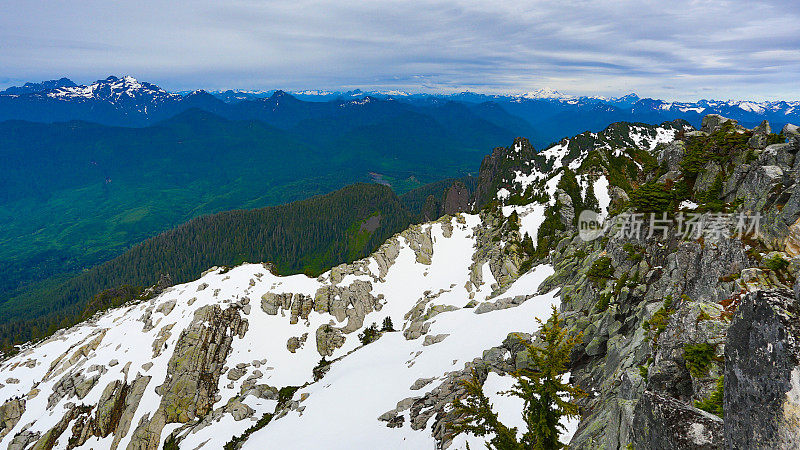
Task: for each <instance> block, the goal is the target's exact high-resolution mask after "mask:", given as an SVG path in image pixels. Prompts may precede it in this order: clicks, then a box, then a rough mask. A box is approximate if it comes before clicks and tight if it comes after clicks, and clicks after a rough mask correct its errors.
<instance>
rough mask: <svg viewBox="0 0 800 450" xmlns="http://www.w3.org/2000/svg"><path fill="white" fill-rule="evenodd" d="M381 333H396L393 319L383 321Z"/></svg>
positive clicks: (388, 318)
mask: <svg viewBox="0 0 800 450" xmlns="http://www.w3.org/2000/svg"><path fill="white" fill-rule="evenodd" d="M381 331H394V324H393V323H392V318H391V317H388V316H387V317H386V318H385V319H383V326H382V327H381Z"/></svg>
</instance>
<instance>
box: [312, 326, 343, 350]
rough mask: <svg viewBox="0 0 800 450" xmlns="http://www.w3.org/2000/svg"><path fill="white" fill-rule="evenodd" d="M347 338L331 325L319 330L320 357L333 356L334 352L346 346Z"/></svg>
mask: <svg viewBox="0 0 800 450" xmlns="http://www.w3.org/2000/svg"><path fill="white" fill-rule="evenodd" d="M345 339H346V337H345V335H344V334H343V333H342V330H340V329H339V328H336V327H334V326H332V325H330V324H323V325H320V327H319V328H317V351H318V352H319V354H320V356H331V355H333V352H334V350H336V349H337V348H339V347H341V346H342V345H344V341H345Z"/></svg>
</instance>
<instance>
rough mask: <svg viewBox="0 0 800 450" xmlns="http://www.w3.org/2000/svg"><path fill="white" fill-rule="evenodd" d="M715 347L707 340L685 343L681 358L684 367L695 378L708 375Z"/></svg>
mask: <svg viewBox="0 0 800 450" xmlns="http://www.w3.org/2000/svg"><path fill="white" fill-rule="evenodd" d="M715 353H716V348H715V347H714V346H713V345H711V344H709V343H708V342H703V343H702V344H686V345H684V346H683V359H684V360H686V368H687V369H689V373H691V374H692V376H693V377H695V378H703V377H706V376H708V371H709V369H710V368H711V360H712V359H713V358H714V354H715Z"/></svg>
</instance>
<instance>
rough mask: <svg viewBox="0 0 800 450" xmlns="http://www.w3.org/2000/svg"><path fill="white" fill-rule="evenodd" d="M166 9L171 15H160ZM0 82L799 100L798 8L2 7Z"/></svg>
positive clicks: (455, 1)
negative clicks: (132, 80) (124, 81)
mask: <svg viewBox="0 0 800 450" xmlns="http://www.w3.org/2000/svg"><path fill="white" fill-rule="evenodd" d="M165 3H166V5H165ZM3 9H4V13H3V14H2V15H0V61H2V62H3V63H2V69H0V84H2V85H8V84H13V83H15V82H20V81H30V80H39V79H49V78H55V77H60V76H64V75H65V76H69V77H71V78H73V79H75V81H78V82H88V81H91V80H93V79H95V78H98V77H104V76H106V75H108V74H131V75H134V76H137V77H139V78H141V79H145V80H148V81H153V82H156V83H159V84H161V85H163V86H164V87H165V88H168V89H193V88H197V87H203V88H206V89H219V88H265V89H269V88H283V89H303V88H322V89H346V88H352V87H360V88H400V89H406V90H410V91H420V90H427V91H431V90H439V91H458V90H465V89H471V90H477V91H482V92H522V91H525V90H530V89H535V88H540V87H551V88H554V89H558V90H562V91H564V92H567V93H574V94H605V95H619V94H623V93H626V92H629V91H637V92H639V93H640V95H649V96H657V97H664V98H676V99H696V98H699V97H701V96H702V97H716V98H753V99H761V98H769V99H776V98H785V99H798V98H800V95H798V91H797V83H798V81H800V31H798V27H797V26H796V24H797V23H798V21H800V6H798V4H797V3H796V2H793V1H789V0H771V1H760V2H744V1H708V0H704V1H700V0H678V1H672V2H656V1H636V2H634V1H624V0H618V1H613V0H595V1H584V0H567V1H560V2H550V1H547V2H545V1H533V2H530V1H529V2H520V1H519V0H517V1H506V0H502V1H494V2H486V1H474V0H463V1H461V0H449V1H432V0H421V1H420V0H414V1H388V0H375V1H369V2H363V1H353V0H339V1H317V0H292V1H285V0H277V1H268V2H265V1H256V0H235V1H229V2H216V1H211V0H194V1H188V2H180V3H178V2H162V1H154V0H140V1H139V2H108V1H107V0H106V1H96V0H89V1H81V2H55V1H47V2H45V1H31V0H10V1H6V2H4V8H3Z"/></svg>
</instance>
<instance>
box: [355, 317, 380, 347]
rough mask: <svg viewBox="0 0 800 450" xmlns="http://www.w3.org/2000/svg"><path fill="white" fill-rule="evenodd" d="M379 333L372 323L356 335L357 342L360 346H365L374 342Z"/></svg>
mask: <svg viewBox="0 0 800 450" xmlns="http://www.w3.org/2000/svg"><path fill="white" fill-rule="evenodd" d="M380 335H381V332H380V331H378V326H377V325H376V324H375V323H374V322H373V323H372V325H370V326H368V327H367V328H364V331H362V332H361V333H358V340H359V341H361V343H362V344H364V345H367V344H371V343H373V342H375V341H376V340H378V337H380Z"/></svg>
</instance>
